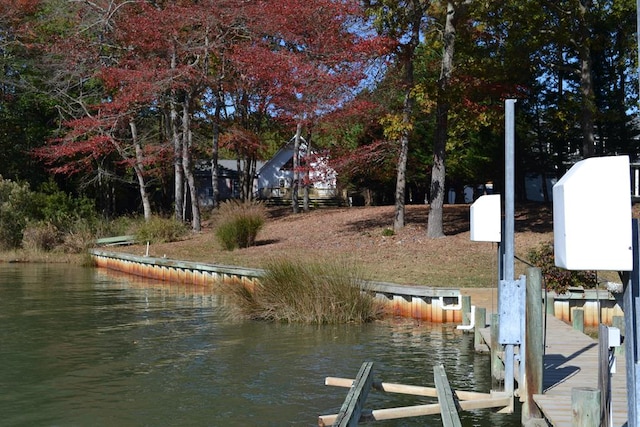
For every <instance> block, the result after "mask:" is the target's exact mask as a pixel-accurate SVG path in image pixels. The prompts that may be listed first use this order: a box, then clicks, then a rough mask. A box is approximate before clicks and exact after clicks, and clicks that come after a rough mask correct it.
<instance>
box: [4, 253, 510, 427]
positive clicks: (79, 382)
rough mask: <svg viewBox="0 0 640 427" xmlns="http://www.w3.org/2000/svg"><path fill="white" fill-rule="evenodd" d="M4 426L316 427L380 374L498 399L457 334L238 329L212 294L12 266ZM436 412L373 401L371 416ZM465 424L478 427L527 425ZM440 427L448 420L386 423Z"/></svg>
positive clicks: (92, 273)
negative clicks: (445, 381) (437, 374)
mask: <svg viewBox="0 0 640 427" xmlns="http://www.w3.org/2000/svg"><path fill="white" fill-rule="evenodd" d="M0 321H1V322H2V328H1V329H0V343H1V346H0V357H1V360H2V361H3V363H2V364H0V413H1V414H2V425H7V426H85V425H92V426H112V425H118V426H142V425H149V426H169V425H176V426H178V425H179V426H185V425H194V426H204V425H207V426H252V425H263V426H264V425H266V426H283V425H292V426H293V425H295V426H313V425H317V416H318V415H319V414H329V413H336V412H337V411H338V410H339V408H340V405H341V403H342V400H343V399H344V397H345V395H346V392H347V390H346V389H341V388H335V387H327V386H324V385H323V384H324V378H325V377H327V376H337V377H347V378H350V377H353V376H355V375H356V373H357V372H358V370H359V368H360V364H361V363H362V362H363V361H366V360H370V361H373V362H374V371H375V373H376V377H377V378H378V379H381V380H383V381H386V382H395V383H404V384H415V385H425V386H433V380H432V377H433V371H432V366H433V364H435V363H443V364H444V365H445V367H446V369H447V373H448V375H449V379H450V382H451V383H452V385H453V387H455V388H460V389H465V390H475V391H483V392H486V391H488V390H489V388H490V380H489V376H488V373H487V371H488V367H489V362H488V359H487V358H486V356H477V355H475V354H474V353H473V351H472V347H473V343H472V337H471V336H468V335H463V334H461V333H460V332H458V331H455V330H454V328H453V326H452V325H445V326H429V325H416V324H414V323H412V322H404V321H402V322H379V323H375V324H371V325H341V326H322V327H318V326H301V325H286V324H265V323H258V322H239V321H229V320H228V318H227V317H226V316H225V307H224V301H223V299H221V298H220V297H219V296H217V295H215V294H213V293H212V291H211V290H210V289H208V288H203V287H194V286H185V285H168V284H161V283H158V282H153V281H141V280H132V279H131V278H129V277H123V276H117V275H114V274H113V273H107V272H105V271H104V270H94V269H84V268H76V267H70V266H50V265H46V266H41V265H26V266H25V265H5V266H0ZM432 401H433V400H430V399H428V398H420V397H415V396H404V395H394V394H388V393H387V394H385V393H380V392H372V393H370V395H369V399H368V400H367V405H366V406H367V407H369V408H372V409H373V408H375V409H378V408H386V407H395V406H406V405H417V404H424V403H431V402H432ZM516 421H517V418H516V417H514V416H504V415H493V414H491V412H490V411H488V410H487V411H475V412H471V413H465V414H464V417H463V423H464V425H465V426H509V425H514V426H515V425H519V422H516ZM425 424H427V425H439V420H438V418H437V417H435V416H432V417H419V418H413V419H406V420H395V421H387V422H379V423H375V425H376V426H417V425H425Z"/></svg>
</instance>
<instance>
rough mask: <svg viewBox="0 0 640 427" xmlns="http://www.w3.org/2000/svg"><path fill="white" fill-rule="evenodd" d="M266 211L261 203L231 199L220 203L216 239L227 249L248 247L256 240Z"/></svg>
mask: <svg viewBox="0 0 640 427" xmlns="http://www.w3.org/2000/svg"><path fill="white" fill-rule="evenodd" d="M265 218H266V211H265V208H264V206H263V205H262V204H261V203H256V202H248V201H244V202H242V201H237V200H230V201H227V202H224V203H222V204H221V205H220V209H219V210H218V221H217V227H216V239H217V240H218V242H219V243H220V245H221V246H222V247H223V249H225V250H227V251H232V250H234V249H237V248H248V247H249V246H253V245H254V244H255V242H256V237H257V235H258V232H259V231H260V230H261V229H262V227H263V225H264V222H265Z"/></svg>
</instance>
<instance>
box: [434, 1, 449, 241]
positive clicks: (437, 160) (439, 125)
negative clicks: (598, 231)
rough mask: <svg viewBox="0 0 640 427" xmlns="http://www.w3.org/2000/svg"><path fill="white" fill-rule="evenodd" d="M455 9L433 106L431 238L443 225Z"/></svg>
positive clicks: (439, 233) (445, 39) (438, 234)
mask: <svg viewBox="0 0 640 427" xmlns="http://www.w3.org/2000/svg"><path fill="white" fill-rule="evenodd" d="M455 15H456V9H455V6H454V4H453V2H451V1H450V2H447V18H446V22H445V28H444V36H443V42H444V46H443V57H442V71H441V73H442V74H441V75H440V81H439V84H438V98H437V106H436V131H435V137H434V142H433V168H432V171H431V187H430V188H431V191H430V208H429V219H428V223H427V237H429V238H431V239H435V238H439V237H443V236H444V228H443V224H442V216H443V208H444V196H445V178H446V169H445V159H446V146H447V132H448V129H447V128H448V117H449V102H448V99H447V97H448V94H447V93H446V92H447V89H448V86H449V79H450V78H451V72H452V70H453V54H454V50H455V39H456V29H455V19H456V16H455Z"/></svg>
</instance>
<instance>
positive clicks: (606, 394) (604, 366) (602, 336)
mask: <svg viewBox="0 0 640 427" xmlns="http://www.w3.org/2000/svg"><path fill="white" fill-rule="evenodd" d="M609 373H610V370H609V328H608V327H607V326H605V325H603V324H600V326H598V389H599V390H600V426H601V427H610V425H611V423H610V421H611V377H610V375H609Z"/></svg>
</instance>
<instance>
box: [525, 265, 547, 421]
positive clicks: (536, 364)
mask: <svg viewBox="0 0 640 427" xmlns="http://www.w3.org/2000/svg"><path fill="white" fill-rule="evenodd" d="M541 286H542V271H541V270H540V269H539V268H529V269H527V298H526V301H527V309H526V332H525V341H526V345H525V355H524V357H525V360H526V364H525V366H526V371H525V390H524V396H523V397H524V402H523V403H522V414H521V415H522V417H521V419H522V425H526V423H527V422H529V420H531V419H539V418H542V413H541V412H540V408H538V406H537V405H536V404H535V402H534V401H533V395H534V394H542V384H543V373H544V337H543V317H542V298H540V289H541Z"/></svg>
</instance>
